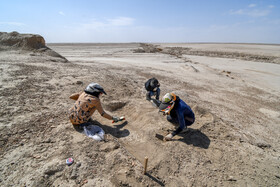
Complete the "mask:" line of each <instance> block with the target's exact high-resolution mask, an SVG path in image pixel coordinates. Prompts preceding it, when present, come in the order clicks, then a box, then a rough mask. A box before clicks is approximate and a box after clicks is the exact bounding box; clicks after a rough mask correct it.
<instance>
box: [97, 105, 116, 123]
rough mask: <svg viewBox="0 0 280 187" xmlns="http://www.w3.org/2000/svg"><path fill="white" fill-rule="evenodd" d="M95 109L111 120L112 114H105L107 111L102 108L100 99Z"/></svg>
mask: <svg viewBox="0 0 280 187" xmlns="http://www.w3.org/2000/svg"><path fill="white" fill-rule="evenodd" d="M96 109H97V111H98V112H99V114H100V115H101V116H102V117H104V118H106V119H109V120H113V116H111V115H109V114H107V113H106V112H105V111H104V110H103V107H102V105H101V102H100V101H98V103H97V105H96Z"/></svg>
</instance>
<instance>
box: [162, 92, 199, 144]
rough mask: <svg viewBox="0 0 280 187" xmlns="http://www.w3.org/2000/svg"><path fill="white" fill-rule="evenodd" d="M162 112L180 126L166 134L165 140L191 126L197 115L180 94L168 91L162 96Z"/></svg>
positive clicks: (170, 120)
mask: <svg viewBox="0 0 280 187" xmlns="http://www.w3.org/2000/svg"><path fill="white" fill-rule="evenodd" d="M159 110H160V112H163V114H164V115H167V117H166V118H167V120H168V121H169V122H171V123H172V124H174V125H175V126H178V125H179V126H178V127H177V129H176V130H175V131H173V132H172V133H170V134H168V135H166V136H165V137H164V139H165V140H167V141H169V140H171V139H172V138H173V137H174V136H175V135H177V134H179V133H180V132H181V131H183V130H184V129H185V128H186V127H187V126H190V125H192V124H193V123H194V121H195V115H194V112H193V111H192V109H191V107H190V106H189V105H187V104H186V103H185V102H184V101H183V100H182V99H180V98H179V96H176V95H175V94H174V93H167V94H165V95H164V96H163V97H162V101H161V104H160V106H159Z"/></svg>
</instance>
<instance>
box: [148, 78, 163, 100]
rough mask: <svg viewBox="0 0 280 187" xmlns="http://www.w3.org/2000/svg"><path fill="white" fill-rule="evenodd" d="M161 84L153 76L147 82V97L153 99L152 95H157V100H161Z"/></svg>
mask: <svg viewBox="0 0 280 187" xmlns="http://www.w3.org/2000/svg"><path fill="white" fill-rule="evenodd" d="M159 87H160V84H159V82H158V80H157V79H156V78H154V77H153V78H151V79H149V80H148V81H147V82H145V88H146V90H147V93H146V99H147V100H148V101H150V100H151V96H155V98H156V100H159V95H160V88H159Z"/></svg>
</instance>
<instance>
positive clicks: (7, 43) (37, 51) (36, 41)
mask: <svg viewBox="0 0 280 187" xmlns="http://www.w3.org/2000/svg"><path fill="white" fill-rule="evenodd" d="M9 50H24V51H32V52H33V53H31V54H30V56H42V55H47V56H51V57H55V58H58V59H52V61H62V62H67V61H68V60H67V59H66V58H65V57H63V56H61V55H60V54H58V53H57V52H55V51H53V50H52V49H50V48H48V47H47V46H46V42H45V39H44V38H43V37H42V36H40V35H38V34H20V33H18V32H16V31H14V32H11V33H7V32H0V51H9Z"/></svg>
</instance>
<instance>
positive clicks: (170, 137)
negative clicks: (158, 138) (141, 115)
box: [164, 133, 174, 141]
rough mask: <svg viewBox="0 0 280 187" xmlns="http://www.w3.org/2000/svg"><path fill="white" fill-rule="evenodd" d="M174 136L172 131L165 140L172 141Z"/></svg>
mask: <svg viewBox="0 0 280 187" xmlns="http://www.w3.org/2000/svg"><path fill="white" fill-rule="evenodd" d="M173 137H174V136H173V135H172V134H171V133H170V134H168V135H166V136H165V137H164V140H165V141H170V140H171V139H172V138H173Z"/></svg>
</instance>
